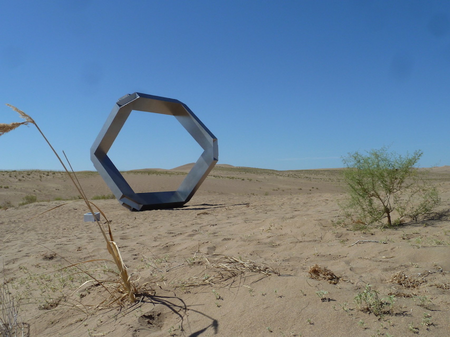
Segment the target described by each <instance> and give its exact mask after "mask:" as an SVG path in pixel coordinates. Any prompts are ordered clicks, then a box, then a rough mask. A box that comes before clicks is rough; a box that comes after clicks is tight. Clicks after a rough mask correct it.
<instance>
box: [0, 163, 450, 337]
mask: <svg viewBox="0 0 450 337" xmlns="http://www.w3.org/2000/svg"><path fill="white" fill-rule="evenodd" d="M179 172H184V171H182V170H180V171H179ZM27 173H28V172H27V171H24V172H20V173H16V172H15V173H14V174H16V175H17V177H15V178H10V177H9V174H10V172H0V179H2V180H1V181H0V185H2V186H5V185H8V186H10V188H8V189H0V193H2V194H0V195H1V199H0V202H2V203H4V202H6V201H7V200H12V201H14V204H13V205H12V206H11V207H6V208H2V209H0V230H1V238H2V239H1V240H2V242H1V246H0V247H1V248H0V250H1V256H2V263H3V264H4V272H3V276H2V277H3V279H4V280H7V281H8V285H9V289H10V291H11V294H12V295H13V296H14V298H16V299H17V300H18V304H19V307H20V312H19V313H20V320H21V322H22V323H24V324H27V327H28V326H29V329H30V335H56V336H57V335H58V333H60V334H61V335H65V336H89V335H91V336H94V335H102V334H103V335H108V336H147V335H149V334H150V335H151V336H189V335H192V334H195V333H200V332H201V331H205V332H204V333H205V335H208V334H209V335H218V336H220V335H233V334H236V332H237V331H238V332H239V333H240V334H241V335H242V336H253V335H254V334H255V331H257V334H258V335H262V336H264V335H278V336H283V335H284V336H317V335H327V333H328V332H329V329H330V324H332V326H333V331H336V335H337V336H340V335H348V334H351V335H355V336H408V335H411V336H414V335H416V334H419V335H424V336H446V335H447V332H448V329H447V328H448V318H447V314H446V312H447V311H448V309H449V307H448V302H449V301H450V273H449V272H450V264H449V262H448V258H447V257H448V252H449V249H450V230H449V229H448V228H447V227H448V205H449V203H450V193H449V192H447V191H448V190H449V189H448V187H450V169H449V168H446V167H442V168H433V169H431V170H430V171H429V174H428V175H427V176H426V179H427V181H428V182H430V183H432V184H434V185H435V186H436V187H437V188H438V189H439V191H440V196H441V199H442V203H441V205H440V206H439V207H438V208H437V209H436V211H435V212H434V213H433V214H431V215H430V217H428V218H427V219H424V220H419V221H417V222H414V221H412V222H406V223H401V224H398V225H397V226H395V227H392V228H381V227H365V228H362V230H354V229H353V227H351V226H350V227H342V225H340V224H339V223H338V221H337V220H339V219H341V217H342V212H341V209H340V207H339V202H340V201H342V200H344V199H345V197H346V192H345V184H344V179H343V176H342V170H312V171H289V172H277V171H271V170H269V171H267V170H258V169H254V168H252V169H244V168H233V167H229V166H226V167H221V166H220V165H219V166H218V167H217V168H216V169H214V170H213V172H212V173H211V175H212V176H211V177H209V178H208V179H207V180H206V181H205V183H204V184H203V185H202V188H201V189H200V190H199V191H198V193H197V194H196V195H195V196H194V198H193V199H192V200H191V202H189V203H188V204H187V205H186V206H185V207H183V208H179V209H173V210H170V209H168V210H155V211H149V212H129V211H128V210H127V209H125V208H123V207H121V206H119V204H118V202H117V201H116V200H115V199H109V196H110V191H109V190H108V189H107V187H106V186H104V183H103V181H102V180H101V178H100V177H99V176H98V175H97V174H96V173H83V172H80V173H77V176H78V177H79V180H80V184H82V185H83V186H84V187H85V190H86V194H87V195H89V198H91V199H94V197H95V196H97V197H98V200H96V204H98V206H99V207H100V208H101V209H102V210H103V211H104V212H105V213H106V214H108V217H109V218H110V219H111V220H112V223H111V226H112V230H113V232H114V236H115V237H116V238H117V240H118V241H119V242H120V243H121V253H122V257H123V259H124V261H125V262H126V263H127V266H128V268H129V270H130V271H131V272H132V274H131V275H130V276H131V279H132V280H134V282H135V284H136V286H137V287H138V290H139V289H141V290H143V291H142V292H141V293H140V292H139V291H138V292H137V295H136V296H137V300H138V304H137V305H135V306H130V305H129V304H126V303H122V302H121V303H119V302H114V303H110V301H109V299H110V295H109V294H108V292H107V290H105V289H104V288H102V287H101V286H99V284H100V283H99V282H97V281H95V279H97V280H98V281H102V282H103V281H105V282H107V283H104V284H106V285H108V289H114V287H115V286H116V284H117V283H116V282H117V279H118V271H117V268H116V267H115V265H114V263H111V262H108V261H103V259H104V260H109V257H108V253H106V251H105V249H104V248H103V246H104V243H102V239H101V238H100V237H99V236H98V235H97V232H96V229H95V228H94V227H93V225H92V223H85V222H83V220H82V219H83V213H85V208H84V207H83V204H84V202H83V200H80V199H77V198H75V197H73V198H72V196H71V195H65V194H64V191H67V190H69V189H70V185H69V183H70V182H69V181H68V180H67V179H65V178H64V177H63V175H62V174H60V172H56V173H55V174H52V172H49V175H48V176H47V175H45V174H44V175H43V174H42V172H39V171H32V172H31V171H30V175H28V174H27ZM22 175H23V176H25V177H28V178H29V179H35V181H37V185H32V184H27V181H24V180H22V181H18V179H22V178H21V177H22ZM39 175H40V176H41V177H42V182H40V181H39ZM124 175H125V176H126V177H127V179H130V180H131V181H132V183H134V184H135V185H136V186H140V187H141V188H142V190H141V191H145V189H150V188H152V187H159V188H160V189H163V188H164V186H166V185H167V184H168V182H167V181H166V179H178V178H179V177H183V175H181V174H180V175H161V174H158V175H156V174H154V175H153V174H149V175H147V174H134V173H132V174H129V175H128V174H127V173H124ZM227 177H235V178H233V179H229V178H227ZM6 180H8V181H6ZM40 183H41V185H40ZM169 183H170V182H169ZM36 189H38V190H39V191H42V193H45V197H41V194H39V192H38V193H36V192H34V191H33V190H36ZM147 191H148V190H147ZM19 192H20V193H19ZM266 192H267V193H268V195H265V194H266ZM26 195H36V197H37V202H34V203H29V204H27V205H23V206H20V207H19V206H18V204H19V203H20V202H21V201H22V200H23V197H24V196H26ZM58 196H59V197H60V198H61V197H64V198H63V200H55V198H57V197H58ZM57 206H59V207H57ZM55 207H57V208H55ZM53 208H54V209H53ZM50 209H53V210H51V211H49V212H45V211H47V210H50ZM39 214H40V215H39ZM36 215H39V216H36ZM29 219H31V220H29ZM74 238H75V240H74ZM97 259H100V260H102V261H95V260H97ZM91 260H92V262H87V261H91ZM74 264H77V265H78V266H79V267H80V268H81V269H83V270H84V271H80V270H78V269H77V268H76V267H74V266H72V265H74ZM85 272H88V273H91V274H92V276H93V277H94V278H92V277H90V276H89V275H87V274H86V273H85ZM111 287H112V288H111ZM108 301H109V302H108ZM279 313H283V315H281V316H280V315H279ZM243 317H246V318H245V319H243ZM299 317H300V318H299ZM301 317H303V319H301ZM200 335H201V333H200Z"/></svg>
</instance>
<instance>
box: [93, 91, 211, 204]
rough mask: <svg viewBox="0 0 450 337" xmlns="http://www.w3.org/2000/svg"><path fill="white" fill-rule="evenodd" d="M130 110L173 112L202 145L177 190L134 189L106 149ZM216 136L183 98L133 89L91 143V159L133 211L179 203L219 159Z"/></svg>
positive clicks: (187, 196)
mask: <svg viewBox="0 0 450 337" xmlns="http://www.w3.org/2000/svg"><path fill="white" fill-rule="evenodd" d="M133 110H138V111H146V112H153V113H158V114H164V115H172V116H174V117H175V118H176V119H177V120H178V121H179V122H180V123H181V125H182V126H183V127H184V128H185V129H186V131H187V132H189V134H190V135H191V136H192V137H193V138H194V139H195V140H196V141H197V143H198V144H199V145H200V146H201V147H202V148H203V150H204V151H203V153H202V154H201V156H200V158H199V159H198V160H197V162H196V163H195V165H194V167H193V168H192V169H191V171H190V172H189V173H188V175H187V176H186V178H185V179H184V180H183V182H182V183H181V185H180V186H179V187H178V189H177V190H176V191H166V192H149V193H135V192H134V191H133V189H132V188H131V187H130V185H129V184H128V183H127V182H126V180H125V179H124V177H123V176H122V174H120V172H119V170H118V169H117V168H116V167H115V166H114V164H113V162H112V161H111V160H110V159H109V157H108V155H107V153H108V151H109V149H110V148H111V146H112V144H113V143H114V140H115V139H116V137H117V135H118V134H119V132H120V130H121V129H122V127H123V125H124V124H125V122H126V120H127V118H128V117H129V116H130V113H131V112H132V111H133ZM218 153H219V149H218V144H217V138H216V137H215V136H214V135H213V134H212V133H211V132H210V131H209V130H208V129H207V128H206V126H205V125H204V124H203V123H202V122H201V121H200V120H199V119H198V118H197V116H195V115H194V113H193V112H192V111H191V110H190V109H189V108H188V107H187V106H186V105H185V104H184V103H182V102H180V101H178V100H176V99H171V98H166V97H158V96H153V95H147V94H142V93H137V92H135V93H134V94H131V95H126V96H124V97H122V98H120V99H119V100H118V101H117V103H116V105H115V106H114V108H113V109H112V111H111V113H110V114H109V117H108V119H107V120H106V122H105V125H104V126H103V128H102V130H101V131H100V133H99V135H98V136H97V139H96V140H95V142H94V144H93V145H92V147H91V160H92V162H93V164H94V166H95V168H96V169H97V171H98V172H99V173H100V175H101V177H102V178H103V180H104V181H105V182H106V184H107V185H108V187H109V188H110V189H111V191H112V192H113V194H114V195H115V197H116V198H117V200H118V201H119V202H120V203H121V204H122V205H123V206H125V207H127V208H129V209H130V210H133V211H143V210H149V209H158V208H173V207H180V206H183V205H184V204H185V203H187V202H188V201H189V200H190V199H191V198H192V196H193V195H194V194H195V192H196V191H197V189H198V188H199V187H200V185H201V184H202V183H203V181H204V180H205V178H206V177H207V176H208V174H209V172H210V171H211V170H212V169H213V167H214V166H215V165H216V163H217V161H218Z"/></svg>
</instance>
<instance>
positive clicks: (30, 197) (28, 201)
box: [19, 195, 37, 206]
mask: <svg viewBox="0 0 450 337" xmlns="http://www.w3.org/2000/svg"><path fill="white" fill-rule="evenodd" d="M22 200H23V201H22V202H21V203H20V204H19V206H23V205H28V204H32V203H33V202H36V201H37V197H36V196H35V195H26V196H24V197H23V199H22Z"/></svg>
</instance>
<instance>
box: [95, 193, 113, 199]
mask: <svg viewBox="0 0 450 337" xmlns="http://www.w3.org/2000/svg"><path fill="white" fill-rule="evenodd" d="M115 198H116V197H115V196H114V194H107V195H94V196H93V197H92V200H106V199H115Z"/></svg>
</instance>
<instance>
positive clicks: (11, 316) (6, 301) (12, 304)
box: [0, 282, 25, 337]
mask: <svg viewBox="0 0 450 337" xmlns="http://www.w3.org/2000/svg"><path fill="white" fill-rule="evenodd" d="M0 308H1V309H0V336H3V337H13V336H14V337H15V336H25V326H24V324H23V323H21V322H19V304H18V303H17V302H16V300H15V298H14V297H13V296H12V295H11V292H10V291H9V287H8V284H7V283H6V282H4V283H3V284H2V285H0Z"/></svg>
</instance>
